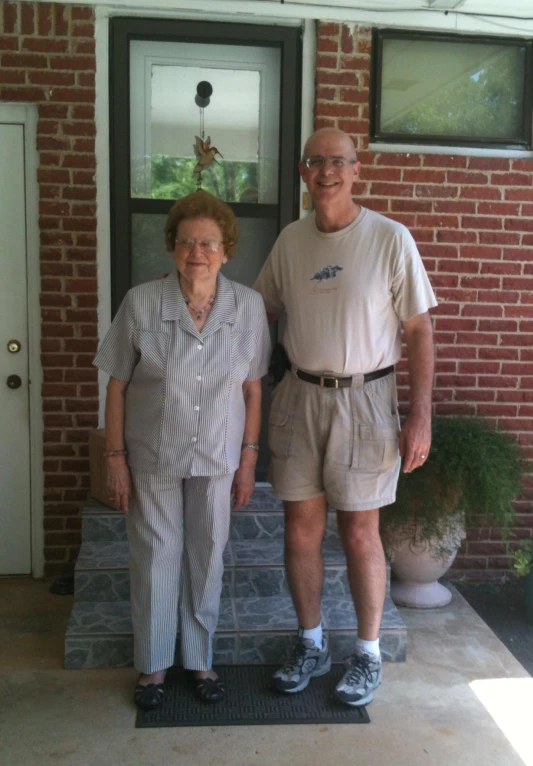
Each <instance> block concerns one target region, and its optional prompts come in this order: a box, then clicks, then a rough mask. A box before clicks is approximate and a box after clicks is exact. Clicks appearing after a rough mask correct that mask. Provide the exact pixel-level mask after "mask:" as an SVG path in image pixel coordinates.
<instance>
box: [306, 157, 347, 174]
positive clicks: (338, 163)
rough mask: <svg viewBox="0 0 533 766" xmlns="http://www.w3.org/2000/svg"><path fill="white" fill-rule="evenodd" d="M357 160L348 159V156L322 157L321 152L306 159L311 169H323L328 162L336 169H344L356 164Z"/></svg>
mask: <svg viewBox="0 0 533 766" xmlns="http://www.w3.org/2000/svg"><path fill="white" fill-rule="evenodd" d="M356 162H357V160H347V159H346V157H322V155H321V154H315V155H313V156H311V157H307V158H306V159H305V160H304V164H305V165H306V166H307V167H308V168H309V170H322V168H323V167H324V166H325V165H326V164H328V163H329V164H330V165H331V167H332V168H334V169H335V170H344V168H346V167H348V165H354V164H355V163H356Z"/></svg>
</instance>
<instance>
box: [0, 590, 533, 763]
mask: <svg viewBox="0 0 533 766" xmlns="http://www.w3.org/2000/svg"><path fill="white" fill-rule="evenodd" d="M71 606H72V599H71V597H67V596H54V595H51V594H50V593H49V592H48V584H47V583H43V582H35V581H31V580H25V579H0V764H1V766H48V765H49V764H50V765H51V764H54V766H57V765H59V766H102V765H109V766H155V764H157V765H158V766H160V765H161V764H163V765H164V766H166V765H167V764H168V765H170V764H172V766H215V765H216V766H218V765H219V764H220V766H226V765H227V766H278V765H279V766H285V765H287V766H288V765H289V764H290V765H291V766H314V764H317V765H318V764H319V765H320V766H330V764H331V766H344V764H347V765H349V766H367V765H368V766H417V765H418V764H424V765H425V764H427V766H523V765H524V764H525V765H526V766H533V745H531V742H532V741H533V736H532V734H533V732H532V729H533V679H532V678H531V677H530V676H529V675H528V674H527V673H526V671H525V670H524V669H523V667H522V666H521V665H520V664H519V663H518V662H517V661H516V660H515V659H514V658H513V656H512V655H511V654H510V653H509V652H508V651H507V649H506V648H505V647H504V645H503V644H502V643H501V642H500V641H499V640H498V639H497V638H496V636H495V635H494V634H493V633H492V632H491V631H490V630H489V628H488V627H487V626H486V625H485V624H484V623H483V622H482V620H481V619H480V618H479V617H478V616H477V615H476V613H475V612H474V611H473V610H472V609H471V607H470V606H469V605H468V604H467V603H466V602H465V601H464V599H463V598H462V597H461V596H460V595H459V594H457V593H454V598H453V600H452V603H451V604H450V605H449V606H448V607H445V608H443V609H439V610H431V611H419V610H408V609H403V610H401V613H402V617H403V618H404V620H405V622H406V624H407V629H408V648H407V652H408V661H407V662H406V663H388V664H387V665H386V666H385V673H384V676H385V678H384V684H383V686H382V687H381V688H380V690H379V692H378V693H377V695H376V699H375V701H374V702H373V703H372V704H371V705H370V706H369V708H368V710H369V713H370V716H371V719H372V723H371V724H370V725H368V726H349V725H335V726H325V725H313V726H307V725H298V726H272V727H266V726H257V727H245V726H238V727H220V728H204V727H202V728H196V727H195V728H189V729H185V728H176V729H152V730H146V729H144V730H136V729H134V717H135V711H134V707H133V704H132V702H131V696H132V688H133V684H134V682H135V678H136V673H135V671H134V670H133V669H132V668H129V669H124V670H110V671H106V670H77V671H75V670H70V671H66V670H63V669H62V658H63V637H64V630H65V626H66V622H67V618H68V614H69V612H70V609H71Z"/></svg>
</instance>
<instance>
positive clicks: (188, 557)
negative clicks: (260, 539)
mask: <svg viewBox="0 0 533 766" xmlns="http://www.w3.org/2000/svg"><path fill="white" fill-rule="evenodd" d="M131 475H132V485H133V487H132V489H133V491H132V499H131V503H130V510H129V513H128V514H127V516H126V519H127V533H128V542H129V551H130V583H131V610H132V619H133V635H134V664H135V667H136V668H137V670H139V671H140V672H141V673H147V674H150V673H154V672H155V671H157V670H163V669H165V668H169V667H171V666H172V665H173V664H174V655H175V646H176V633H177V627H178V609H179V623H180V638H181V655H182V661H183V667H184V668H187V669H189V670H209V668H210V667H211V665H212V658H213V650H212V639H213V634H214V632H215V628H216V625H217V621H218V612H219V607H220V592H221V589H222V575H223V571H224V565H223V562H222V555H223V552H224V548H225V547H226V543H227V541H228V537H229V525H230V511H231V508H230V490H231V483H232V480H233V474H232V473H231V474H225V475H223V476H211V477H210V476H207V477H206V476H199V477H194V478H191V479H181V478H179V477H176V476H159V475H157V474H149V473H144V472H142V471H137V470H135V469H132V471H131Z"/></svg>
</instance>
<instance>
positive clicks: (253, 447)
mask: <svg viewBox="0 0 533 766" xmlns="http://www.w3.org/2000/svg"><path fill="white" fill-rule="evenodd" d="M246 447H251V449H254V450H255V451H256V452H259V444H257V443H256V442H246V443H245V444H243V445H242V447H241V450H243V449H245V448H246Z"/></svg>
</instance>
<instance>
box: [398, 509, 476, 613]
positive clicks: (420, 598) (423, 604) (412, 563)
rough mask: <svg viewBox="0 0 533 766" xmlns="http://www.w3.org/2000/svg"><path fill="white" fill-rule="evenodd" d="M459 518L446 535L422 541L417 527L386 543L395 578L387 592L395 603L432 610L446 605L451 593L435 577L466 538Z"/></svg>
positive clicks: (443, 570)
mask: <svg viewBox="0 0 533 766" xmlns="http://www.w3.org/2000/svg"><path fill="white" fill-rule="evenodd" d="M465 536H466V535H465V532H464V526H463V523H462V518H461V517H459V518H458V519H457V520H456V522H454V523H452V524H451V525H450V535H449V538H445V540H444V541H443V540H442V538H433V539H431V540H421V539H420V538H419V537H418V536H417V535H416V528H415V530H414V532H413V531H411V534H409V535H405V537H404V536H401V537H400V540H399V541H398V542H391V541H390V540H389V541H387V542H385V543H384V544H385V550H386V553H387V556H388V558H389V560H390V565H391V570H392V572H393V574H394V575H395V578H393V579H391V585H390V595H391V598H392V600H393V601H394V603H395V604H396V605H397V606H410V607H416V608H417V609H432V608H434V607H438V606H445V605H446V604H449V603H450V601H451V599H452V594H451V592H450V591H449V590H448V588H446V587H444V585H441V584H440V583H439V582H438V580H439V579H440V578H441V577H443V575H445V574H446V572H447V571H448V569H449V568H450V567H451V565H452V563H453V561H454V559H455V557H456V555H457V551H458V550H459V548H460V546H461V541H462V540H463V539H464V538H465Z"/></svg>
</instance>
